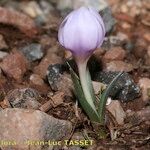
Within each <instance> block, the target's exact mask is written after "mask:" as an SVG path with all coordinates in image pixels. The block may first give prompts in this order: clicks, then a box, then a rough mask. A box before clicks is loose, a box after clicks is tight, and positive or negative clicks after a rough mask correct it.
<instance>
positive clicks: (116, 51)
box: [103, 47, 126, 62]
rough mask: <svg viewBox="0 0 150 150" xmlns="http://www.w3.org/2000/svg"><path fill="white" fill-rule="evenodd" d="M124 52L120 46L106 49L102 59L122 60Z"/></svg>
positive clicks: (108, 60)
mask: <svg viewBox="0 0 150 150" xmlns="http://www.w3.org/2000/svg"><path fill="white" fill-rule="evenodd" d="M125 55H126V52H125V50H123V49H122V48H121V47H114V48H112V49H110V50H109V51H107V52H106V53H105V55H104V56H103V59H104V61H106V62H110V61H111V60H123V59H124V58H125Z"/></svg>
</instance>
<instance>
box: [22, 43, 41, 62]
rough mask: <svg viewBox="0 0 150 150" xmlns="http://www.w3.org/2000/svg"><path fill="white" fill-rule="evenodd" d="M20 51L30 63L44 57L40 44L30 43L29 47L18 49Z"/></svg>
mask: <svg viewBox="0 0 150 150" xmlns="http://www.w3.org/2000/svg"><path fill="white" fill-rule="evenodd" d="M20 51H21V52H22V53H23V54H24V55H25V57H26V58H27V59H28V60H29V61H31V62H32V61H36V60H39V59H41V58H42V57H43V55H44V52H43V49H42V46H41V44H38V43H32V44H30V45H27V46H25V47H22V48H20Z"/></svg>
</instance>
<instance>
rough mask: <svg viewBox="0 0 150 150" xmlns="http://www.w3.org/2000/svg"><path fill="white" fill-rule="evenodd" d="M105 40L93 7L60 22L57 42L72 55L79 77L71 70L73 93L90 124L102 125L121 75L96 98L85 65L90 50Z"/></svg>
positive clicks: (102, 24)
mask: <svg viewBox="0 0 150 150" xmlns="http://www.w3.org/2000/svg"><path fill="white" fill-rule="evenodd" d="M104 37H105V26H104V22H103V20H102V18H101V16H100V15H99V13H98V12H97V11H95V10H94V9H93V8H89V7H88V8H86V7H81V8H79V9H77V10H74V11H73V12H71V13H70V14H69V15H68V16H67V17H66V18H65V19H64V21H63V22H62V23H61V25H60V28H59V32H58V39H59V42H60V44H61V45H62V46H64V47H65V48H66V49H67V50H69V51H71V52H72V55H73V57H74V59H75V61H76V64H77V66H78V71H79V77H78V76H77V75H76V74H75V72H74V71H73V70H72V68H71V67H70V65H69V64H68V65H69V67H70V72H71V76H72V80H73V83H74V87H75V93H76V96H77V97H78V100H79V102H80V104H81V106H82V108H83V109H84V111H85V112H86V114H87V115H88V117H89V118H90V120H91V121H92V122H97V123H100V124H101V125H104V121H105V113H104V111H105V105H106V101H107V99H108V96H109V92H110V90H111V88H112V87H113V86H114V84H115V82H116V80H117V79H118V77H119V76H120V75H121V73H119V74H118V76H116V78H115V79H114V80H113V81H112V82H111V84H110V85H109V86H108V87H107V88H106V90H105V91H104V92H103V93H102V94H101V96H100V98H99V104H98V105H97V106H96V104H95V102H96V97H95V95H94V90H93V87H92V81H91V77H90V74H89V70H88V67H87V62H88V60H89V58H90V56H91V55H92V53H93V51H94V50H95V49H96V48H98V47H100V46H101V44H102V43H103V40H104Z"/></svg>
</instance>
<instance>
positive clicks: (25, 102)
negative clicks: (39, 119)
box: [6, 88, 41, 109]
mask: <svg viewBox="0 0 150 150" xmlns="http://www.w3.org/2000/svg"><path fill="white" fill-rule="evenodd" d="M6 99H7V100H8V102H9V103H10V104H11V106H12V107H14V108H26V109H38V108H39V107H40V106H41V104H40V103H39V102H38V100H40V99H41V97H40V94H39V93H38V92H37V91H36V90H34V89H31V88H23V89H14V90H12V91H10V92H9V93H8V94H7V96H6Z"/></svg>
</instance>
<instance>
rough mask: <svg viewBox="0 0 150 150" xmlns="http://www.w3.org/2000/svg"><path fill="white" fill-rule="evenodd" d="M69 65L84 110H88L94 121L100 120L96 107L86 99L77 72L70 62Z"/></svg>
mask: <svg viewBox="0 0 150 150" xmlns="http://www.w3.org/2000/svg"><path fill="white" fill-rule="evenodd" d="M67 64H68V63H67ZM68 66H69V69H70V73H71V77H72V80H73V83H74V88H75V94H76V96H77V98H78V100H79V103H80V104H81V106H82V108H83V110H84V111H85V112H86V114H87V115H88V117H89V118H90V120H91V121H92V122H99V121H100V118H99V115H98V113H97V111H96V109H95V110H94V109H93V108H92V107H91V106H90V105H89V103H88V102H87V100H86V99H85V96H84V93H83V90H82V87H81V84H80V80H79V78H78V76H77V75H76V73H75V72H74V71H73V69H72V68H71V66H70V65H69V64H68Z"/></svg>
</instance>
